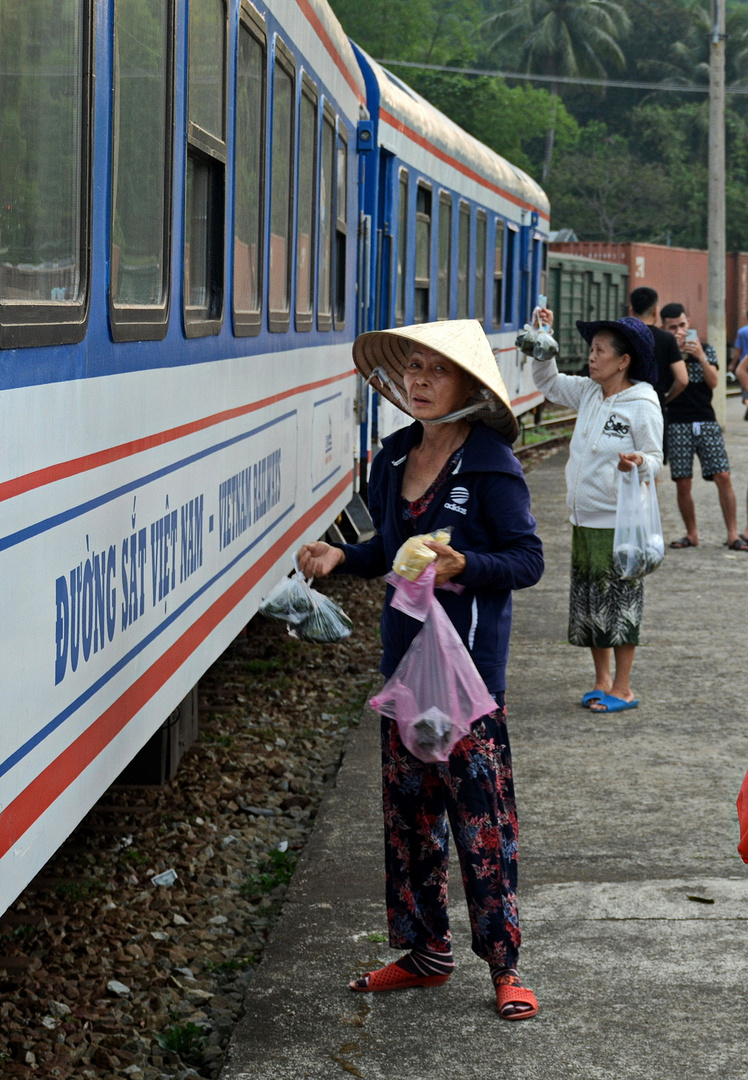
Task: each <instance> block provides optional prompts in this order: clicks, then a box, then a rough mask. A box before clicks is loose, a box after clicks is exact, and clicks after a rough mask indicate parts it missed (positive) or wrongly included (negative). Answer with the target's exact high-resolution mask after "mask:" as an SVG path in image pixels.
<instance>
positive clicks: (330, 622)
mask: <svg viewBox="0 0 748 1080" xmlns="http://www.w3.org/2000/svg"><path fill="white" fill-rule="evenodd" d="M294 566H295V567H296V569H295V571H294V573H293V574H291V576H290V577H285V578H281V580H280V581H279V582H278V583H277V584H276V585H274V586H273V587H272V589H271V590H270V592H269V593H268V595H267V596H266V597H265V599H264V600H263V601H262V603H261V604H260V607H259V611H260V613H261V614H262V615H265V616H266V617H267V618H269V619H278V620H279V621H280V622H284V623H285V624H286V626H287V627H288V632H289V634H290V635H291V636H292V637H297V638H300V639H301V640H302V641H316V642H318V643H319V644H329V643H330V642H334V641H343V640H345V638H347V637H350V635H351V632H352V630H353V623H352V622H351V620H350V619H349V618H348V616H347V615H346V613H345V612H344V611H343V609H342V608H341V607H340V606H339V605H338V604H336V603H335V601H334V600H331V599H330V597H329V596H325V595H324V594H323V593H321V592H318V591H317V590H316V589H313V588H312V581H314V578H311V579H310V580H309V581H307V579H306V578H305V577H304V575H303V573H302V572H301V570H299V564H298V562H297V560H296V557H295V556H294Z"/></svg>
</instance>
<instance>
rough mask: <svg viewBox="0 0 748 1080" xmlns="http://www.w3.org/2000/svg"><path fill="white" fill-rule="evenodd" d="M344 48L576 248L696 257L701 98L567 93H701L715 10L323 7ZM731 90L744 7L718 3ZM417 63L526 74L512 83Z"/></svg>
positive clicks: (733, 192) (480, 4) (513, 4)
mask: <svg viewBox="0 0 748 1080" xmlns="http://www.w3.org/2000/svg"><path fill="white" fill-rule="evenodd" d="M332 5H333V8H334V9H335V12H336V14H337V15H338V18H339V19H340V21H341V22H342V24H343V26H344V27H345V29H346V32H347V33H348V34H349V36H350V37H352V38H353V39H354V41H357V42H358V43H359V44H360V45H361V46H362V47H363V48H364V49H366V51H367V52H368V53H369V54H370V55H371V56H373V57H375V59H378V60H389V61H402V62H407V63H408V64H409V65H412V66H408V67H400V66H397V67H393V68H392V70H393V71H394V72H395V73H396V74H397V75H398V76H399V77H401V78H402V79H404V80H405V81H406V82H408V83H409V84H410V85H411V86H413V87H414V89H416V90H417V91H418V92H419V93H421V94H423V95H424V96H425V97H427V98H428V99H429V100H430V101H432V102H433V103H434V104H435V105H436V106H437V107H438V108H440V109H442V110H443V111H444V112H445V113H447V114H448V115H449V116H451V117H452V118H453V119H454V120H456V121H457V123H459V124H460V125H462V126H463V127H464V128H466V129H467V130H468V131H470V132H471V133H472V134H473V135H475V136H476V137H477V138H479V139H481V140H482V141H483V142H485V143H487V144H488V145H489V146H491V147H492V148H493V149H495V150H496V151H497V152H498V153H500V154H502V155H504V156H505V157H507V158H509V160H511V161H512V162H514V163H515V164H517V165H519V166H521V167H522V168H524V169H526V170H527V172H529V173H530V174H531V175H532V176H533V177H535V179H537V180H538V181H539V182H540V183H542V184H543V186H544V187H545V189H546V191H547V192H548V195H549V196H550V199H551V205H552V210H553V221H552V227H553V228H555V229H559V228H572V229H574V230H575V232H576V233H577V235H578V236H579V237H580V239H586V240H609V241H622V240H639V241H646V242H651V243H672V244H674V245H682V246H685V247H705V246H706V209H707V145H708V110H709V105H708V95H707V94H706V93H694V92H692V91H686V90H683V91H676V92H673V91H671V90H668V91H665V90H660V89H649V88H629V87H626V88H615V87H597V86H589V85H574V84H570V83H567V82H564V81H560V80H561V79H564V78H569V77H571V78H576V77H583V78H584V77H586V78H594V79H601V78H603V79H605V78H607V79H613V80H616V81H626V82H638V83H648V84H661V83H667V84H671V85H672V84H677V85H683V86H686V85H688V86H693V85H700V86H703V87H706V86H707V85H708V81H709V70H708V61H709V46H710V38H711V25H710V18H711V16H710V9H711V4H710V0H407V2H406V0H368V2H367V3H366V4H361V3H360V0H332ZM726 49H727V52H726V56H727V83H728V88H730V87H735V88H740V87H744V88H748V3H746V2H745V0H727V46H726ZM419 65H437V66H444V67H453V68H460V69H466V68H471V69H479V70H489V71H503V72H517V73H523V74H526V73H531V74H535V75H543V76H548V77H550V78H551V79H553V78H554V77H555V78H558V79H559V81H558V82H555V81H536V82H529V81H525V80H522V81H520V80H516V79H515V80H512V79H511V78H500V77H487V76H482V75H481V76H476V75H468V74H460V73H459V72H457V73H456V72H451V71H434V70H432V69H431V68H428V67H420V66H419ZM727 103H728V104H727V119H726V127H727V165H726V184H727V245H728V249H744V250H746V249H748V199H747V198H746V194H748V94H741V93H730V92H728V95H727Z"/></svg>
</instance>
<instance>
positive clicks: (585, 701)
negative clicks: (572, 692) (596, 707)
mask: <svg viewBox="0 0 748 1080" xmlns="http://www.w3.org/2000/svg"><path fill="white" fill-rule="evenodd" d="M602 697H605V693H604V692H603V691H602V690H588V691H587V693H586V694H583V695H582V705H584V707H585V709H589V707H590V702H591V701H599V700H600V698H602Z"/></svg>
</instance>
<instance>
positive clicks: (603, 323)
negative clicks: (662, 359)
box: [577, 315, 657, 385]
mask: <svg viewBox="0 0 748 1080" xmlns="http://www.w3.org/2000/svg"><path fill="white" fill-rule="evenodd" d="M577 330H578V331H579V333H580V334H581V335H582V337H583V338H584V340H585V341H586V342H587V344H588V345H591V344H592V339H593V337H594V336H595V334H596V333H597V332H598V331H599V330H615V331H616V332H617V333H618V334H620V335H621V337H622V338H625V339H626V341H627V342H628V344H629V346H630V347H631V367H630V368H629V378H631V379H636V380H637V381H640V382H648V383H652V385H654V384H655V383H656V382H657V367H656V365H655V358H654V335H653V333H652V331H651V330H650V329H649V327H648V326H647V324H646V323H643V322H642V321H641V319H635V318H634V317H633V316H632V315H625V316H624V317H623V318H622V319H600V320H598V321H597V322H582V321H581V319H580V320H578V321H577Z"/></svg>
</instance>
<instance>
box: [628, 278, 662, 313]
mask: <svg viewBox="0 0 748 1080" xmlns="http://www.w3.org/2000/svg"><path fill="white" fill-rule="evenodd" d="M629 303H630V304H631V309H632V311H633V312H634V315H645V314H646V313H647V312H648V311H651V310H652V308H653V307H655V306H656V304H657V293H656V292H655V290H654V289H650V288H649V286H648V285H640V286H639V288H638V289H634V290H633V291H632V293H631V295H630V296H629Z"/></svg>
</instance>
